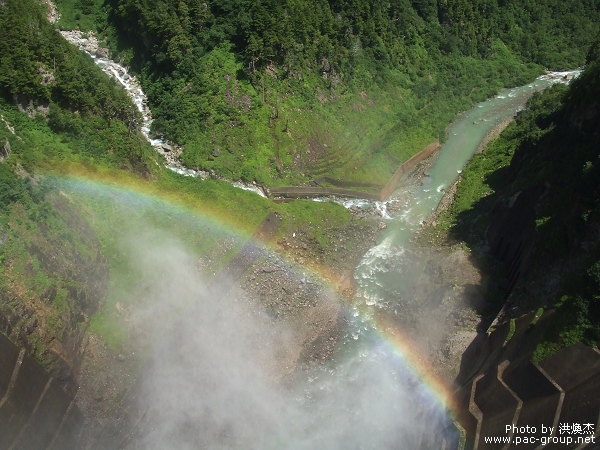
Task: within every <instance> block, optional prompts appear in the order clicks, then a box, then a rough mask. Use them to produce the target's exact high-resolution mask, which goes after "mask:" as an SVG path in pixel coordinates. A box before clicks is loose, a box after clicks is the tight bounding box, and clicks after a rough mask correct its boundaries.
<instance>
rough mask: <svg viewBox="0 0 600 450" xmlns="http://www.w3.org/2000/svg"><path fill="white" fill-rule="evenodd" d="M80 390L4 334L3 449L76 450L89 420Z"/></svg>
mask: <svg viewBox="0 0 600 450" xmlns="http://www.w3.org/2000/svg"><path fill="white" fill-rule="evenodd" d="M76 392H77V386H76V385H74V384H73V382H69V381H67V382H65V381H63V380H60V379H58V378H53V377H50V376H48V374H47V373H46V372H45V371H44V369H43V368H42V366H40V365H39V364H38V363H37V362H36V361H35V360H34V359H33V358H32V357H31V356H29V355H27V354H26V353H25V350H24V349H20V348H19V347H17V346H16V345H15V344H13V343H12V342H11V341H10V340H9V339H8V338H7V337H6V336H5V335H4V334H2V333H0V450H75V449H76V448H77V446H78V440H79V435H80V433H81V429H82V427H83V422H84V420H85V418H84V416H83V414H82V413H81V411H80V410H79V408H78V407H77V405H76V404H75V401H74V398H75V393H76Z"/></svg>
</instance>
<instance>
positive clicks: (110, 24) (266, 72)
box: [59, 0, 600, 184]
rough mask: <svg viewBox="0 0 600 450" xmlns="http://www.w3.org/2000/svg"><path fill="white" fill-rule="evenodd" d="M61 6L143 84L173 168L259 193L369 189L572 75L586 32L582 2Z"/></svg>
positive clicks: (158, 0)
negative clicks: (359, 184) (546, 77)
mask: <svg viewBox="0 0 600 450" xmlns="http://www.w3.org/2000/svg"><path fill="white" fill-rule="evenodd" d="M61 4H62V5H63V8H64V9H66V10H69V9H72V8H73V7H74V6H75V7H77V5H79V8H80V13H78V14H79V17H80V19H79V20H78V21H77V20H75V19H74V17H73V16H72V14H71V16H70V18H69V19H68V20H66V19H65V20H63V22H62V26H65V27H69V26H71V27H72V26H75V25H77V24H79V25H82V26H85V25H86V24H88V26H90V25H89V23H94V20H95V27H96V28H97V29H99V30H100V32H102V33H103V34H105V35H107V36H108V37H109V42H110V43H111V46H112V48H113V50H114V51H115V52H118V53H119V54H120V55H121V57H122V58H124V60H125V61H126V62H128V63H130V64H131V65H132V66H133V67H134V69H136V70H137V71H139V72H140V73H142V74H143V84H144V88H145V90H146V92H147V93H148V95H149V99H150V102H151V105H152V107H153V112H154V116H155V118H156V120H155V122H154V130H155V131H156V132H157V133H159V134H164V135H165V136H166V137H168V138H169V139H171V140H173V141H175V142H177V143H179V144H181V145H184V146H185V147H184V153H183V160H184V162H185V163H186V164H187V165H188V166H191V167H199V168H202V169H206V170H210V169H213V170H215V171H217V172H218V173H220V174H222V175H225V176H227V177H230V178H243V179H246V180H251V179H256V180H257V181H259V182H262V183H268V184H287V183H292V182H298V181H301V180H305V179H306V178H307V177H313V176H315V177H316V176H319V175H325V174H327V175H330V176H333V177H336V178H345V179H348V180H355V181H369V182H373V181H374V182H378V183H382V182H384V181H385V179H386V178H387V177H388V176H389V172H390V169H391V168H393V167H394V166H397V164H398V163H399V162H401V161H403V160H405V159H407V158H408V157H410V156H411V155H412V154H414V153H415V152H416V151H418V150H419V149H420V148H422V147H423V146H425V145H427V144H429V143H430V142H431V141H433V140H434V139H436V138H438V137H441V138H442V139H443V136H444V132H443V130H444V128H445V126H446V125H447V124H448V123H449V122H450V121H451V119H452V118H453V117H454V115H455V114H456V113H457V112H459V111H461V110H465V109H468V108H469V107H470V106H471V104H472V102H473V101H479V100H482V99H484V98H485V97H487V96H489V95H491V94H492V93H494V92H495V91H496V90H498V89H499V88H500V87H502V86H507V85H516V84H522V83H523V82H525V81H529V80H530V79H531V78H532V77H534V76H535V75H536V74H539V73H540V71H541V69H542V67H549V68H553V69H556V68H568V67H574V66H579V65H581V64H582V63H583V61H584V56H585V52H586V51H587V46H589V44H590V37H591V36H594V35H595V34H596V33H597V31H598V23H599V22H600V21H599V20H598V19H599V18H600V11H599V10H598V2H597V1H595V0H573V1H569V2H564V1H560V0H538V1H528V2H520V1H519V2H517V1H497V0H478V1H476V2H473V1H466V0H445V1H436V0H412V1H409V0H394V1H392V2H389V1H386V2H383V1H379V0H373V1H360V0H353V1H326V0H311V1H305V2H297V1H285V2H280V1H261V2H255V1H248V0H228V1H207V2H204V1H200V0H182V1H177V2H175V1H164V0H146V1H139V0H107V1H106V2H104V3H103V2H102V1H101V0H95V1H92V0H85V1H82V0H80V1H79V3H77V2H75V3H74V2H73V0H62V1H61V2H59V6H60V5H61ZM84 6H85V7H84ZM107 14H108V16H107ZM92 18H93V19H94V20H92ZM523 63H527V64H528V65H527V66H524V65H523Z"/></svg>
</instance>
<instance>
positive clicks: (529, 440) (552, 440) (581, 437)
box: [483, 423, 596, 445]
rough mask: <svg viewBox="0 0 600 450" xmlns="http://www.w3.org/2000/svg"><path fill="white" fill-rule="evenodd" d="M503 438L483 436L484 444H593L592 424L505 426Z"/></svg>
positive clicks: (594, 441) (593, 431)
mask: <svg viewBox="0 0 600 450" xmlns="http://www.w3.org/2000/svg"><path fill="white" fill-rule="evenodd" d="M505 433H506V434H505V435H504V436H484V437H483V440H484V442H485V443H486V444H512V445H519V444H541V445H548V444H564V445H572V444H595V443H596V435H595V430H594V424H591V423H584V424H580V423H561V424H560V425H559V426H557V427H549V426H546V425H540V426H538V427H534V426H529V425H527V426H523V427H517V426H516V425H506V427H505Z"/></svg>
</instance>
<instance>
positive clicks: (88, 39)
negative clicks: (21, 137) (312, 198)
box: [60, 30, 266, 197]
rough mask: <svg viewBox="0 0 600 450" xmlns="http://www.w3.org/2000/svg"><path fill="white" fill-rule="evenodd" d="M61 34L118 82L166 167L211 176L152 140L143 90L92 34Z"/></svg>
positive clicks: (243, 186)
mask: <svg viewBox="0 0 600 450" xmlns="http://www.w3.org/2000/svg"><path fill="white" fill-rule="evenodd" d="M60 34H61V35H62V36H63V37H64V38H65V39H66V40H67V41H69V42H70V43H71V44H73V45H75V46H76V47H77V48H78V49H79V50H81V51H83V52H85V53H87V54H88V55H90V56H91V57H92V59H93V60H94V62H95V63H96V65H97V66H98V67H100V68H101V69H102V71H103V72H104V73H106V74H107V75H108V76H109V77H111V78H114V79H115V80H117V81H118V82H119V83H120V84H121V85H122V86H123V88H124V89H125V91H127V94H128V95H129V97H130V98H131V100H132V101H133V103H134V104H135V106H136V107H137V109H138V111H139V112H140V113H141V115H142V125H141V132H142V134H143V135H144V137H145V138H146V140H147V141H148V142H149V143H150V145H152V147H153V148H154V149H155V150H156V151H157V152H158V153H159V154H160V155H162V156H163V157H164V158H165V167H166V168H167V169H170V170H172V171H173V172H176V173H178V174H180V175H184V176H188V177H199V178H202V179H203V180H204V179H207V178H209V177H210V176H211V175H210V174H209V173H208V172H205V171H202V170H193V169H189V168H186V167H184V166H183V165H182V164H181V162H180V161H179V159H178V156H179V154H180V152H181V150H180V149H177V148H174V147H173V146H171V145H169V144H168V143H167V142H165V141H164V140H163V139H152V138H151V137H150V126H151V125H152V120H153V119H152V112H151V111H150V108H149V107H148V99H147V98H146V94H145V93H144V91H143V90H142V87H141V85H140V83H139V82H138V80H137V79H136V77H135V76H134V75H131V74H129V72H128V70H127V68H126V67H124V66H122V65H121V64H119V63H117V62H115V61H113V60H112V59H110V58H108V50H107V49H105V48H102V47H101V46H100V45H99V42H98V39H97V38H96V37H95V36H94V35H93V34H92V33H88V34H86V33H82V32H81V31H76V30H75V31H60ZM223 180H224V181H228V182H229V183H231V184H232V185H233V186H235V187H237V188H239V189H243V190H246V191H251V192H254V193H256V194H258V195H260V196H261V197H266V195H265V193H264V192H263V191H262V189H260V187H258V186H255V185H253V184H248V183H243V182H241V181H230V180H225V179H223Z"/></svg>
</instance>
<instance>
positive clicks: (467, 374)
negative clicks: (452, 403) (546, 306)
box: [455, 310, 600, 450]
mask: <svg viewBox="0 0 600 450" xmlns="http://www.w3.org/2000/svg"><path fill="white" fill-rule="evenodd" d="M553 314H555V312H554V311H552V310H551V311H546V312H545V313H544V314H543V315H542V316H541V317H539V319H538V318H536V316H535V314H534V313H531V314H528V315H526V316H523V317H521V318H519V319H517V320H516V321H515V322H514V325H513V330H514V332H512V333H511V325H510V323H504V324H503V325H501V326H499V327H498V328H497V329H496V330H495V331H493V332H492V333H489V334H487V333H484V334H482V335H480V336H479V337H478V339H476V340H475V341H474V342H473V343H472V344H471V346H470V347H469V349H467V352H465V355H464V356H463V367H461V372H460V374H459V376H458V379H457V381H458V382H459V383H460V386H461V388H460V389H459V390H458V391H457V392H456V394H455V398H456V403H457V410H458V411H457V421H458V422H459V423H460V425H461V426H462V428H463V429H464V430H465V434H466V443H465V449H466V450H477V449H478V450H482V449H509V448H519V449H522V448H523V449H534V448H545V449H546V448H547V449H559V448H560V449H566V448H587V449H596V448H600V445H598V444H597V443H595V442H597V441H598V437H599V435H600V429H599V428H600V351H598V349H597V348H591V347H588V346H586V345H584V344H581V343H578V344H575V345H573V346H571V347H569V348H566V349H564V350H562V351H560V352H558V353H556V354H554V355H552V356H550V357H548V358H546V359H545V360H543V361H541V362H539V363H538V364H536V363H534V362H532V361H531V356H532V354H533V352H534V350H535V348H536V347H537V344H538V343H539V342H540V340H541V339H542V337H543V334H544V332H545V330H546V329H547V327H548V326H549V324H550V319H551V317H552V315H553ZM573 424H577V425H580V426H581V430H579V429H577V430H576V431H574V430H575V429H574V428H572V427H573ZM566 425H568V427H569V428H565V426H566ZM507 427H510V429H509V430H507ZM527 427H529V428H527ZM495 437H496V438H502V439H509V441H508V442H507V441H502V442H493V438H495ZM569 438H570V439H571V442H569ZM525 439H527V441H529V442H527V441H525Z"/></svg>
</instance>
